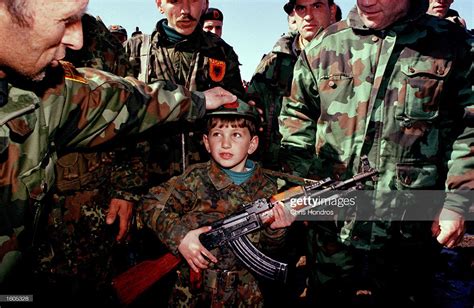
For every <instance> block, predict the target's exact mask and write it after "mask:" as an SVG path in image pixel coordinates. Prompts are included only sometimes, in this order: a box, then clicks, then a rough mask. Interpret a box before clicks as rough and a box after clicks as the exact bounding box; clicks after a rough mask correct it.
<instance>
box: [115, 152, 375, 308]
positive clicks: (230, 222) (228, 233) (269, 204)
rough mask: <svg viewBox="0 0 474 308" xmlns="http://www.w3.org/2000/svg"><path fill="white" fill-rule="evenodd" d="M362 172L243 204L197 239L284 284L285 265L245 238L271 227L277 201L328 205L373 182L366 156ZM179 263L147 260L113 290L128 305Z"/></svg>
mask: <svg viewBox="0 0 474 308" xmlns="http://www.w3.org/2000/svg"><path fill="white" fill-rule="evenodd" d="M361 169H362V171H361V172H360V173H357V174H356V175H354V176H353V177H352V178H350V179H347V180H345V181H335V180H332V179H330V178H326V179H324V180H322V181H317V182H314V183H312V184H309V185H305V186H297V187H293V188H291V189H288V190H286V191H284V192H282V193H279V194H276V195H274V196H272V197H270V198H269V199H265V198H262V199H258V200H256V201H253V202H251V203H249V204H245V205H244V206H243V208H242V210H241V211H239V212H237V213H235V214H232V215H230V216H228V217H226V218H224V219H221V220H218V221H216V222H214V223H213V224H212V225H211V226H212V229H211V230H210V231H209V232H206V233H201V235H200V236H199V240H200V242H201V243H202V244H203V246H204V247H206V248H207V249H208V250H211V249H214V248H216V247H219V246H224V245H227V246H228V247H230V248H231V249H232V251H233V252H234V254H235V255H236V256H237V258H239V260H240V261H241V262H242V263H243V264H244V265H245V266H246V267H247V268H248V269H249V270H251V271H253V272H254V273H255V274H257V275H259V276H261V277H264V278H267V279H270V280H278V281H285V280H286V275H287V271H288V265H287V264H285V263H282V262H279V261H277V260H274V259H272V258H270V257H268V256H266V255H265V254H263V253H262V252H260V251H259V250H258V249H257V248H256V247H255V246H254V245H253V244H252V243H251V242H250V240H249V239H248V238H247V236H246V235H247V234H249V233H252V232H255V231H258V230H261V229H263V228H264V227H266V226H268V225H269V224H271V223H272V222H273V221H274V217H273V211H272V208H273V207H274V206H275V205H277V204H278V203H279V202H282V203H283V205H285V206H286V207H287V208H288V209H291V210H292V211H296V212H299V213H302V212H304V211H305V210H307V209H310V208H313V207H314V206H315V204H316V205H318V206H319V205H321V208H323V207H324V204H330V202H328V201H330V200H333V199H337V198H341V197H344V196H347V194H349V193H351V192H353V191H356V190H361V189H363V187H364V185H363V183H364V182H365V181H367V180H369V179H370V180H372V181H376V178H377V174H378V171H377V170H375V169H373V168H371V167H370V165H369V162H368V159H367V157H365V156H364V157H362V168H361ZM303 198H306V199H307V200H308V199H313V200H318V202H317V203H314V202H312V203H311V204H310V205H307V204H304V202H295V200H298V199H303ZM295 204H296V205H295ZM180 260H181V259H180V258H179V257H176V256H174V255H172V254H170V253H168V254H166V255H164V256H163V257H161V258H159V259H157V260H155V261H146V262H148V264H147V266H146V268H144V267H143V266H141V265H140V264H138V265H137V266H136V267H134V268H131V269H129V270H128V271H127V272H125V273H123V274H121V275H119V276H117V277H116V278H115V279H114V287H115V289H116V291H117V294H118V297H119V299H121V300H122V302H123V303H125V304H128V303H131V302H132V301H133V300H134V299H135V298H136V297H137V296H138V295H139V294H140V293H142V292H143V291H145V290H146V289H147V288H148V287H149V286H151V285H152V284H153V283H155V282H156V281H158V280H159V279H161V277H163V276H164V275H166V274H167V273H169V272H170V271H171V270H172V269H173V268H174V267H176V266H177V264H179V262H180ZM150 267H154V268H150ZM150 273H153V275H150ZM145 275H146V276H145ZM137 281H139V283H137Z"/></svg>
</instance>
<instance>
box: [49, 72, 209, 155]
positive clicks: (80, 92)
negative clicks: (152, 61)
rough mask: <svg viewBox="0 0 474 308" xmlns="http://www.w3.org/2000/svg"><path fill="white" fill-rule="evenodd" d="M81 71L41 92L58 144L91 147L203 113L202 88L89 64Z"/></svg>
mask: <svg viewBox="0 0 474 308" xmlns="http://www.w3.org/2000/svg"><path fill="white" fill-rule="evenodd" d="M68 69H69V70H72V69H73V68H71V67H68ZM81 73H82V74H80V73H76V72H72V73H71V72H69V73H67V74H66V80H65V81H64V83H63V84H62V85H59V86H57V87H55V88H54V89H50V90H48V91H47V92H46V93H45V94H44V95H43V101H42V104H43V106H44V108H45V109H46V110H49V111H50V112H51V113H52V115H51V116H50V117H49V119H50V121H51V123H49V128H50V129H51V130H54V131H51V132H50V135H51V136H54V137H53V138H54V140H55V145H56V147H58V149H59V148H77V147H91V146H95V145H99V144H103V143H104V142H106V141H109V140H111V139H113V138H115V137H117V136H119V135H131V134H137V133H139V132H143V131H145V130H147V129H149V128H150V127H152V126H155V125H158V124H162V123H164V122H171V121H176V120H179V119H186V120H188V121H194V120H196V119H198V118H201V117H202V116H204V114H205V98H204V94H202V93H200V92H193V93H191V92H189V91H188V90H186V89H185V88H183V87H180V86H176V85H174V84H171V83H168V82H155V83H153V84H150V85H146V84H144V83H141V82H139V81H138V80H136V79H134V78H131V77H127V78H119V77H117V76H115V75H112V74H109V73H106V72H102V71H98V70H94V69H89V68H83V69H81ZM68 76H69V77H68Z"/></svg>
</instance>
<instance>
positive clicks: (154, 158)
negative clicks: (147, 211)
mask: <svg viewBox="0 0 474 308" xmlns="http://www.w3.org/2000/svg"><path fill="white" fill-rule="evenodd" d="M166 22H167V21H166V19H163V20H161V21H159V22H158V23H157V26H156V29H155V31H154V32H153V34H152V35H151V37H150V38H149V39H150V41H151V46H150V48H149V50H148V54H146V56H141V55H143V52H145V49H146V48H142V44H143V42H144V40H145V39H144V38H145V36H144V35H141V36H138V37H136V38H131V39H130V40H128V41H127V44H126V50H127V51H128V52H130V61H131V63H132V65H133V66H134V72H135V73H136V75H135V77H138V78H139V79H140V80H142V81H145V82H148V81H156V80H170V81H172V82H173V83H176V84H179V85H183V86H185V87H186V88H187V89H189V90H191V91H194V90H197V91H204V90H207V89H210V88H212V87H215V86H220V87H223V88H225V89H226V90H228V91H230V92H232V93H234V94H235V95H237V96H239V97H242V96H243V93H244V89H243V86H242V80H241V77H240V70H239V61H238V58H237V55H236V54H235V52H234V50H233V49H232V47H231V46H229V45H228V44H226V43H225V42H224V41H223V40H222V39H220V38H219V37H217V36H215V35H213V34H212V33H207V32H204V31H203V30H202V29H201V28H200V27H199V26H198V27H196V30H195V31H194V33H193V34H191V35H190V36H188V37H187V38H186V39H185V40H183V41H181V42H178V43H171V42H170V41H169V40H168V38H167V35H166V33H165V32H164V30H163V23H166ZM145 45H146V43H145ZM145 59H146V61H148V63H149V64H148V65H147V68H146V70H145V69H144V67H143V65H142V64H143V63H142V61H145ZM140 66H142V67H140ZM152 136H153V138H155V137H156V136H160V140H162V142H160V144H159V145H158V144H157V143H151V145H150V148H151V153H150V164H149V172H150V181H152V182H153V183H155V184H159V183H161V182H163V181H165V180H168V179H169V178H170V177H172V176H174V175H178V174H181V173H182V172H183V159H182V157H183V139H184V140H185V141H184V152H185V155H186V161H185V163H186V164H187V165H189V164H191V163H196V162H202V161H203V160H207V158H208V155H207V153H206V151H205V149H204V147H203V145H202V140H201V134H200V133H199V128H198V127H197V126H196V125H193V126H186V125H183V124H182V123H179V124H174V125H170V126H169V127H166V128H165V129H161V128H160V129H158V130H154V131H153V133H152Z"/></svg>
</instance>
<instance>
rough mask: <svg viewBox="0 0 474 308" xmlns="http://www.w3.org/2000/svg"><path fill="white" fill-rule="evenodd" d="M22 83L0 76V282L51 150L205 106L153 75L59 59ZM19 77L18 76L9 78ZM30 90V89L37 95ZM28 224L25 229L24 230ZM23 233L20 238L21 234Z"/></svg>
mask: <svg viewBox="0 0 474 308" xmlns="http://www.w3.org/2000/svg"><path fill="white" fill-rule="evenodd" d="M46 76H47V78H45V80H44V81H43V82H41V83H36V84H35V85H27V84H26V83H25V82H23V83H21V85H22V88H24V89H29V90H30V91H28V90H23V89H20V88H18V87H14V86H12V85H11V84H7V83H8V80H1V84H2V85H4V86H2V89H4V91H2V95H3V96H2V104H1V106H0V119H1V120H0V140H1V142H0V179H1V180H0V191H1V193H0V260H1V263H0V286H1V288H0V289H2V287H3V284H2V282H4V281H7V279H9V278H12V279H15V277H10V276H11V274H12V270H13V269H14V267H15V265H16V261H18V260H19V259H20V258H21V251H20V247H22V249H21V250H23V249H25V248H28V247H29V245H30V244H31V241H30V240H29V239H28V236H27V235H28V234H30V235H31V231H32V221H31V219H28V217H30V218H31V217H32V215H33V216H34V214H35V212H36V210H37V209H36V207H39V205H38V204H37V203H36V202H35V201H37V200H41V199H42V198H43V197H44V196H45V194H46V193H47V192H48V191H49V190H50V188H51V187H52V186H53V185H54V182H55V174H54V164H55V162H56V159H57V152H58V151H62V150H66V149H77V148H81V147H92V146H96V145H99V144H103V143H104V142H106V141H108V140H110V139H113V138H120V137H121V138H123V137H125V135H131V134H137V133H139V132H142V131H144V130H146V129H148V128H150V127H151V126H153V125H157V124H161V123H163V122H167V121H175V120H177V119H179V118H181V119H183V118H186V119H188V120H196V119H197V118H200V117H202V116H204V114H205V101H204V96H203V95H202V94H199V93H193V94H191V93H190V92H189V91H187V90H185V89H183V88H182V87H179V86H178V87H177V86H175V85H171V84H168V83H166V82H157V83H154V84H152V85H148V86H147V85H145V84H143V83H140V82H138V81H137V80H135V79H133V78H126V79H123V78H119V77H116V76H114V75H111V74H108V73H105V72H102V71H97V70H94V69H88V68H85V69H81V70H80V71H79V72H77V71H76V70H75V69H74V67H72V66H71V65H68V64H65V63H63V65H62V66H60V67H57V68H53V69H51V70H50V71H48V72H47V73H46ZM16 84H20V83H15V85H16ZM31 90H34V93H38V95H35V94H34V93H33V92H31ZM25 231H26V232H25ZM20 239H21V241H20Z"/></svg>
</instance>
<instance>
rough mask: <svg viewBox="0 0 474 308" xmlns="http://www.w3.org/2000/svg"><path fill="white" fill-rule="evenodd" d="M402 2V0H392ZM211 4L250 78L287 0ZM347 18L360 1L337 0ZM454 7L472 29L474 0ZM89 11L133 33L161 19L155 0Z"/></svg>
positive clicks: (282, 22)
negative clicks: (136, 28)
mask: <svg viewBox="0 0 474 308" xmlns="http://www.w3.org/2000/svg"><path fill="white" fill-rule="evenodd" d="M392 1H398V0H392ZM209 2H210V6H211V7H216V8H218V9H220V10H221V11H222V13H223V14H224V28H223V35H222V38H223V39H224V40H225V41H226V42H227V43H228V44H230V45H231V46H233V47H234V50H235V52H236V53H237V55H238V56H239V61H240V63H241V66H240V71H241V75H242V79H244V80H247V81H249V80H250V79H251V77H252V75H253V72H254V71H255V68H256V67H257V65H258V63H259V62H260V59H261V58H262V56H263V55H264V54H265V53H268V52H269V51H271V49H272V47H273V45H274V44H275V42H276V41H277V40H278V38H279V37H280V36H281V35H282V34H283V33H285V32H286V31H287V29H288V26H287V21H286V13H285V12H284V11H283V5H284V4H285V3H286V2H287V1H286V0H210V1H209ZM335 2H336V3H337V4H338V5H339V6H340V7H341V10H342V16H343V18H344V17H345V16H347V13H348V12H349V11H350V9H351V8H352V7H353V6H354V4H355V3H356V0H335ZM451 8H453V9H455V10H457V11H458V12H459V14H460V15H461V17H463V18H464V19H465V20H466V22H467V26H468V28H470V29H472V28H474V0H455V1H454V3H453V4H452V5H451ZM88 12H89V13H90V14H92V15H94V16H100V17H101V18H102V20H103V21H104V23H105V24H106V25H111V24H120V25H122V26H123V27H124V28H125V29H127V32H128V34H129V35H130V34H131V33H132V32H133V31H135V27H137V26H138V27H140V30H141V31H143V32H144V33H151V32H152V31H153V29H154V28H155V24H156V22H157V21H158V20H160V19H161V18H164V16H163V15H161V14H160V13H159V11H158V9H157V7H156V3H155V1H154V0H90V1H89V7H88Z"/></svg>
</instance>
